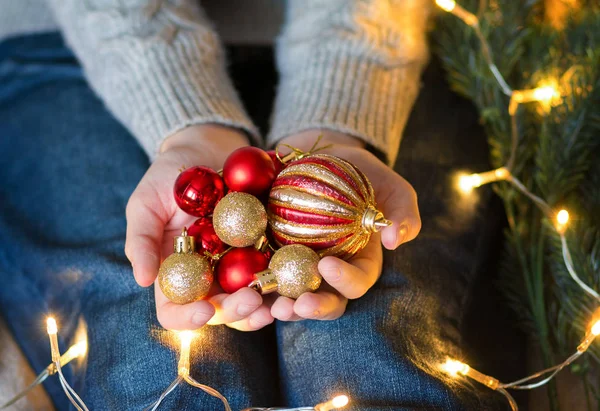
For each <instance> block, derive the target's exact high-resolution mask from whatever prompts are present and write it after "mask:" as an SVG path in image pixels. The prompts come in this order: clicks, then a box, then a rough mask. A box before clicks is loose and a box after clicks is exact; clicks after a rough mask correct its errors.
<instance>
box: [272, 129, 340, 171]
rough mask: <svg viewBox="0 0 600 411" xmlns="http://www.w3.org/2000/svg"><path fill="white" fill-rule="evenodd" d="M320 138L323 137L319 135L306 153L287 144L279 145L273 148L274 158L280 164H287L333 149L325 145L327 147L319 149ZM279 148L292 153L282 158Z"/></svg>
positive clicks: (331, 145) (330, 145)
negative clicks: (286, 149) (284, 148)
mask: <svg viewBox="0 0 600 411" xmlns="http://www.w3.org/2000/svg"><path fill="white" fill-rule="evenodd" d="M322 138H323V135H322V134H321V135H320V136H319V137H317V139H316V140H315V143H314V144H313V145H312V147H311V148H310V149H309V150H308V151H306V152H304V151H302V150H300V149H299V148H296V147H294V146H291V145H289V144H285V143H279V144H278V145H277V146H276V147H275V157H277V159H278V160H279V161H281V163H282V164H287V163H289V162H290V161H295V160H300V159H303V158H304V157H308V156H311V155H313V154H315V153H318V152H319V151H323V150H326V149H328V148H331V147H333V144H327V145H324V146H322V147H319V143H320V142H321V139H322ZM281 146H283V147H287V148H289V149H290V150H292V152H291V153H289V154H287V155H285V156H284V157H283V158H282V157H281V154H280V153H279V148H280V147H281Z"/></svg>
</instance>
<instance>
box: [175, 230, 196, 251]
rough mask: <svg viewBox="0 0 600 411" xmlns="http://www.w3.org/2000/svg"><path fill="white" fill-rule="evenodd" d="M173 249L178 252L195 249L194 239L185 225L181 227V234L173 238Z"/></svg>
mask: <svg viewBox="0 0 600 411" xmlns="http://www.w3.org/2000/svg"><path fill="white" fill-rule="evenodd" d="M173 251H174V252H176V253H178V254H182V253H193V252H195V251H196V239H195V238H194V237H193V236H189V235H188V232H187V227H183V230H181V235H178V236H175V238H173Z"/></svg>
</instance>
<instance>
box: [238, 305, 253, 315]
mask: <svg viewBox="0 0 600 411" xmlns="http://www.w3.org/2000/svg"><path fill="white" fill-rule="evenodd" d="M254 310H256V306H253V305H248V304H240V305H238V307H237V310H236V312H237V313H238V315H249V314H251V313H252V312H254Z"/></svg>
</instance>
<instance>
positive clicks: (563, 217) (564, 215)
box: [556, 210, 569, 225]
mask: <svg viewBox="0 0 600 411" xmlns="http://www.w3.org/2000/svg"><path fill="white" fill-rule="evenodd" d="M556 222H557V223H558V224H560V225H565V224H567V223H568V222H569V212H568V211H567V210H560V211H559V212H558V214H556Z"/></svg>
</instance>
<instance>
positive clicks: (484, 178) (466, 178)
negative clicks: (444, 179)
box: [458, 167, 510, 193]
mask: <svg viewBox="0 0 600 411" xmlns="http://www.w3.org/2000/svg"><path fill="white" fill-rule="evenodd" d="M509 177H510V171H508V169H507V168H506V167H500V168H497V169H495V170H490V171H486V172H484V173H475V174H468V175H462V176H460V177H459V178H458V188H459V189H460V191H462V192H463V193H470V192H471V191H472V190H473V189H474V188H475V187H480V186H482V185H484V184H489V183H493V182H495V181H500V180H507V179H508V178H509Z"/></svg>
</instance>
